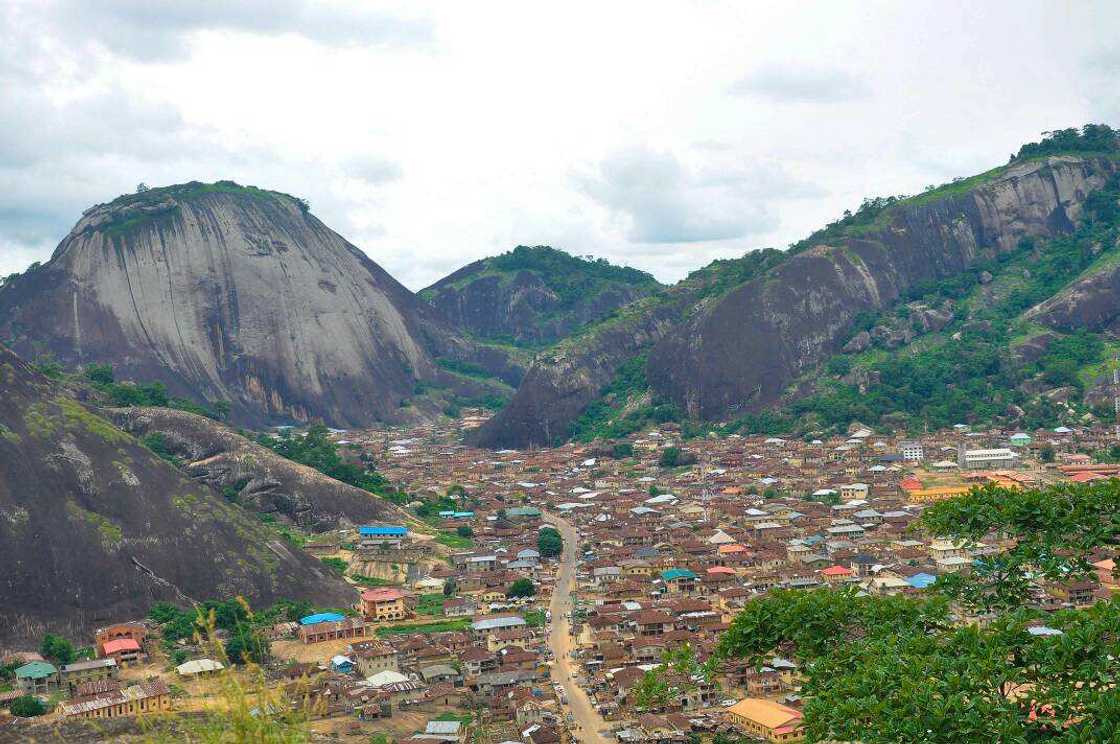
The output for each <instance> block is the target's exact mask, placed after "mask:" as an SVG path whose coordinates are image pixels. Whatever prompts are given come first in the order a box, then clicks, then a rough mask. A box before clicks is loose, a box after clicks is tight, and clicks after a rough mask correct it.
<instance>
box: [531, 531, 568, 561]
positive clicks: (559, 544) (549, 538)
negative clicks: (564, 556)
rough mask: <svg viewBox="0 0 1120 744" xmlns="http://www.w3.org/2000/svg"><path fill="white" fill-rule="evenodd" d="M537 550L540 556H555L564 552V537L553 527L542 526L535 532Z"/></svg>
mask: <svg viewBox="0 0 1120 744" xmlns="http://www.w3.org/2000/svg"><path fill="white" fill-rule="evenodd" d="M537 550H538V551H539V552H540V554H541V557H542V558H556V557H558V556H559V555H560V554H561V553H563V552H564V538H563V537H561V535H560V532H559V531H557V530H556V529H555V528H553V527H543V528H541V531H540V532H539V533H538V534H537Z"/></svg>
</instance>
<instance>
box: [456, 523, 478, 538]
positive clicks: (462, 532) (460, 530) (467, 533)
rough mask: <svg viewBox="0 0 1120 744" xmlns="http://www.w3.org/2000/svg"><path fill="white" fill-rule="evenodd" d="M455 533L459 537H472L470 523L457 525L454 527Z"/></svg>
mask: <svg viewBox="0 0 1120 744" xmlns="http://www.w3.org/2000/svg"><path fill="white" fill-rule="evenodd" d="M455 534H456V535H458V536H459V537H467V538H470V537H474V530H472V529H471V528H470V525H466V524H464V525H462V526H460V527H457V528H456V529H455Z"/></svg>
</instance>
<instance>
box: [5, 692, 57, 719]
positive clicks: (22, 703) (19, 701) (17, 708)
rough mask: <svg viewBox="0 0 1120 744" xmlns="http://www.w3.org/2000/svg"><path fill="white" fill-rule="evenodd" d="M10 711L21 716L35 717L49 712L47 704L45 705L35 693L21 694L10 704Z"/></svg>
mask: <svg viewBox="0 0 1120 744" xmlns="http://www.w3.org/2000/svg"><path fill="white" fill-rule="evenodd" d="M8 711H9V712H10V713H11V714H12V715H13V716H19V717H20V718H34V717H35V716H41V715H43V714H44V713H46V712H47V706H45V705H43V703H42V701H41V700H39V698H37V697H35V696H34V695H21V696H20V697H18V698H16V699H15V700H13V701H12V704H11V705H9V706H8Z"/></svg>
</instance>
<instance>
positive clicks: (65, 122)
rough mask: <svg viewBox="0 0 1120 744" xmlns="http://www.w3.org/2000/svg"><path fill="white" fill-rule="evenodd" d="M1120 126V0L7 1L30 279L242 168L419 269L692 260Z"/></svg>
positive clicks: (3, 252) (13, 162)
mask: <svg viewBox="0 0 1120 744" xmlns="http://www.w3.org/2000/svg"><path fill="white" fill-rule="evenodd" d="M1087 122H1103V123H1109V124H1112V125H1113V126H1116V125H1120V3H1117V2H1114V1H1113V0H1107V1H1103V2H1092V1H1090V0H1077V1H1076V2H1073V1H1061V0H1051V1H1050V2H1030V1H1029V0H1015V2H1000V1H996V0H985V2H983V3H976V2H971V1H968V2H954V1H952V0H937V1H936V2H914V1H907V2H872V1H869V0H858V2H840V1H839V0H836V1H831V2H822V3H813V2H797V3H778V2H766V3H752V2H742V1H740V2H728V3H720V2H704V1H701V0H692V1H686V0H681V1H680V2H648V0H647V1H645V2H624V1H622V0H612V2H609V3H603V2H587V3H584V2H579V1H578V0H577V1H571V2H566V3H556V2H535V1H532V0H522V1H521V2H509V3H505V2H486V3H465V2H455V1H448V2H432V3H429V2H421V1H417V0H412V1H410V2H401V3H380V2H367V1H366V0H355V1H353V2H342V1H341V0H340V1H338V2H316V1H313V0H241V1H240V2H234V1H232V0H231V1H229V2H227V1H225V0H192V1H191V2H171V1H169V0H164V1H160V0H96V2H95V1H93V0H0V276H3V275H6V274H8V273H12V272H16V271H22V270H24V269H26V267H27V266H28V265H29V264H31V263H32V262H33V261H45V260H47V259H48V258H49V257H50V254H51V252H52V251H53V249H54V247H55V246H56V245H57V244H58V243H59V241H60V240H62V238H63V237H65V235H66V233H67V232H68V231H69V230H70V228H71V227H72V226H73V225H74V223H75V222H76V221H77V220H78V218H79V217H80V215H81V213H82V211H83V210H85V209H86V208H88V207H90V206H92V205H94V204H98V203H102V202H106V201H109V200H111V199H113V198H114V197H116V196H118V195H119V194H122V193H127V192H131V191H133V190H135V188H136V185H137V184H138V183H140V182H144V183H147V184H149V185H151V186H158V185H167V184H172V183H181V182H185V181H191V180H200V181H214V180H219V179H230V180H234V181H237V182H238V183H242V184H251V185H255V186H260V187H263V188H269V189H275V190H278V191H284V192H287V193H291V194H294V195H297V196H301V197H304V198H306V199H307V200H308V201H310V203H311V207H312V211H313V212H314V213H315V214H316V215H317V216H318V217H319V218H320V219H322V220H323V221H324V222H325V223H326V224H327V225H329V226H330V227H332V228H333V229H335V230H336V231H337V232H339V233H341V234H342V235H343V236H344V237H346V238H347V239H348V240H350V241H351V242H352V243H354V244H355V245H357V246H358V247H359V248H361V249H362V250H364V251H365V252H366V253H367V254H369V256H370V257H371V258H373V260H375V261H376V262H377V263H379V264H381V265H382V266H383V267H384V268H385V269H386V270H388V271H389V272H390V273H391V274H393V275H394V276H395V277H396V278H397V279H399V280H400V281H401V282H403V283H404V284H405V285H406V286H408V287H409V288H411V289H413V290H419V289H421V288H423V287H425V286H427V285H429V284H431V283H432V282H434V281H436V280H437V279H439V278H440V277H442V276H444V275H446V274H448V273H451V272H452V271H454V270H455V269H457V268H459V267H460V266H462V265H464V264H466V263H469V262H470V261H473V260H476V259H479V258H482V257H485V256H490V255H495V254H497V253H501V252H504V251H506V250H509V249H511V248H512V247H514V246H516V245H519V244H524V245H552V246H554V247H556V248H560V249H563V250H566V251H568V252H569V253H573V254H576V255H585V256H595V257H603V258H606V259H608V260H610V261H612V262H614V263H619V264H623V265H628V266H635V267H637V268H640V269H643V270H646V271H649V272H650V273H652V274H653V275H654V276H656V277H657V278H658V279H660V280H662V281H664V282H673V281H677V280H679V279H681V278H683V277H684V276H685V275H687V273H688V272H689V271H691V270H694V269H697V268H699V267H701V266H703V265H705V264H707V263H709V262H710V261H712V260H713V259H716V258H729V257H735V256H741V255H743V254H744V253H746V252H748V251H751V250H755V249H758V248H763V247H777V248H782V247H785V246H786V245H788V244H789V243H791V242H794V241H796V240H798V239H800V238H802V237H804V236H805V235H807V234H809V233H810V232H812V231H813V230H814V229H816V228H818V227H820V226H822V225H824V224H826V223H827V222H829V221H831V220H832V219H835V218H836V217H837V216H839V214H840V213H841V212H842V211H843V210H844V209H849V208H851V209H854V208H855V207H857V206H858V205H859V203H860V201H861V200H862V199H863V198H864V197H868V196H877V195H888V194H903V193H915V192H918V191H921V189H922V188H924V187H925V186H927V185H930V184H940V183H943V182H945V181H948V180H950V179H952V178H954V177H956V176H964V175H970V174H973V173H976V172H980V171H983V170H987V169H988V168H991V167H994V166H996V165H1000V164H1002V163H1004V162H1006V161H1007V159H1008V156H1009V155H1010V154H1011V153H1012V152H1014V151H1015V150H1017V149H1018V146H1019V145H1020V144H1022V143H1023V142H1028V141H1033V140H1036V139H1038V138H1039V136H1040V134H1041V133H1042V132H1044V131H1048V130H1052V129H1058V128H1065V127H1070V126H1079V125H1081V124H1084V123H1087Z"/></svg>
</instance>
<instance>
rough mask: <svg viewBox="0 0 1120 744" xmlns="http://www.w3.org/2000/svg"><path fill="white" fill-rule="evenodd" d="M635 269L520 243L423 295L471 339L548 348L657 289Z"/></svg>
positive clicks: (448, 277)
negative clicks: (470, 335)
mask: <svg viewBox="0 0 1120 744" xmlns="http://www.w3.org/2000/svg"><path fill="white" fill-rule="evenodd" d="M660 286H661V285H659V284H658V283H657V280H656V279H654V278H653V277H652V276H650V275H649V274H647V273H645V272H643V271H638V270H637V269H631V268H625V267H621V266H613V265H611V264H609V263H607V262H606V261H605V260H603V259H599V260H597V261H592V260H588V259H583V258H578V257H576V256H571V255H569V254H567V253H565V252H563V251H559V250H556V249H555V248H549V247H548V246H536V247H527V246H523V245H521V246H518V247H517V248H515V249H514V250H512V251H509V252H508V253H503V254H502V255H500V256H493V257H491V258H485V259H482V260H481V261H475V262H474V263H472V264H469V265H467V266H464V267H463V268H461V269H459V270H458V271H456V272H455V273H453V274H451V275H449V276H447V277H444V278H443V279H441V280H439V281H438V282H436V283H435V284H433V285H432V286H430V287H428V288H427V289H424V290H421V292H420V297H421V298H422V299H424V300H426V301H427V302H429V303H430V304H431V305H432V306H433V307H434V308H436V309H437V310H438V311H440V313H442V314H443V315H444V316H445V317H446V318H447V319H448V320H449V321H450V323H451V324H452V325H453V326H454V327H456V328H461V329H464V330H466V331H467V332H469V333H470V334H472V335H474V336H476V337H478V338H482V339H489V340H493V341H504V342H511V343H514V344H519V345H531V346H539V345H547V344H551V343H554V342H556V341H558V340H559V339H561V338H563V337H565V336H567V335H569V334H571V333H572V332H574V331H576V330H577V329H579V328H581V327H583V326H585V325H587V324H588V323H592V322H594V321H597V320H601V319H602V318H604V317H606V316H607V315H609V314H610V313H611V312H613V311H614V310H615V309H616V308H618V307H621V306H622V305H625V304H627V303H629V302H632V301H634V300H636V299H638V298H639V297H643V296H645V295H648V294H651V293H653V292H655V291H657V290H658V289H659V288H660Z"/></svg>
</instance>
